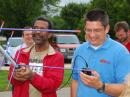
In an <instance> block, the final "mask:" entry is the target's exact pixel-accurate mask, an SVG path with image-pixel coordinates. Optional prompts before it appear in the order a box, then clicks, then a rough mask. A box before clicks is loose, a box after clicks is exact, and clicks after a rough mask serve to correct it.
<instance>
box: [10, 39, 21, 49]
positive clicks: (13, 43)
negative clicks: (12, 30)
mask: <svg viewBox="0 0 130 97" xmlns="http://www.w3.org/2000/svg"><path fill="white" fill-rule="evenodd" d="M22 43H23V40H22V38H10V39H9V45H10V46H11V47H16V46H18V45H20V44H22Z"/></svg>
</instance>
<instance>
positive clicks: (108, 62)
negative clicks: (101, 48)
mask: <svg viewBox="0 0 130 97" xmlns="http://www.w3.org/2000/svg"><path fill="white" fill-rule="evenodd" d="M100 63H106V64H111V62H110V61H108V60H105V59H101V60H100Z"/></svg>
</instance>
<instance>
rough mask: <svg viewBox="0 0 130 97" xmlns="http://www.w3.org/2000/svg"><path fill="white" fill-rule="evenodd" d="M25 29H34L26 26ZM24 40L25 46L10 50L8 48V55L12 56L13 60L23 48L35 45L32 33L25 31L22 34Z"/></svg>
mask: <svg viewBox="0 0 130 97" xmlns="http://www.w3.org/2000/svg"><path fill="white" fill-rule="evenodd" d="M24 29H32V27H31V26H26V27H24ZM22 39H23V44H21V45H19V46H17V47H15V48H10V47H8V53H9V54H10V55H11V57H12V58H14V57H15V54H16V52H17V50H19V49H22V48H27V47H30V46H32V45H33V43H34V42H33V39H32V31H28V30H24V31H23V32H22Z"/></svg>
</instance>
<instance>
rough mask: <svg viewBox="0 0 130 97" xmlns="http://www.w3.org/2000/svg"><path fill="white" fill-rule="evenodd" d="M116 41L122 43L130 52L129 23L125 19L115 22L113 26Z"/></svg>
mask: <svg viewBox="0 0 130 97" xmlns="http://www.w3.org/2000/svg"><path fill="white" fill-rule="evenodd" d="M114 31H115V33H116V37H117V41H118V42H120V43H122V44H123V45H124V46H125V47H126V48H127V49H128V51H129V52H130V34H129V24H128V23H127V22H126V21H120V22H117V23H116V24H115V26H114Z"/></svg>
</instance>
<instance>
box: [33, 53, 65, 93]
mask: <svg viewBox="0 0 130 97" xmlns="http://www.w3.org/2000/svg"><path fill="white" fill-rule="evenodd" d="M54 60H55V61H52V63H53V64H54V65H53V66H57V67H61V68H64V57H63V55H61V54H60V55H59V56H56V57H55V58H54ZM63 77H64V70H63V69H49V70H48V71H47V73H46V74H45V75H44V76H43V77H42V76H40V75H38V74H37V73H35V74H34V78H33V80H32V82H31V83H32V85H33V86H34V87H35V88H37V89H38V90H39V91H41V92H42V93H51V92H54V91H56V90H57V89H58V87H59V86H60V85H61V83H62V81H63Z"/></svg>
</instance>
